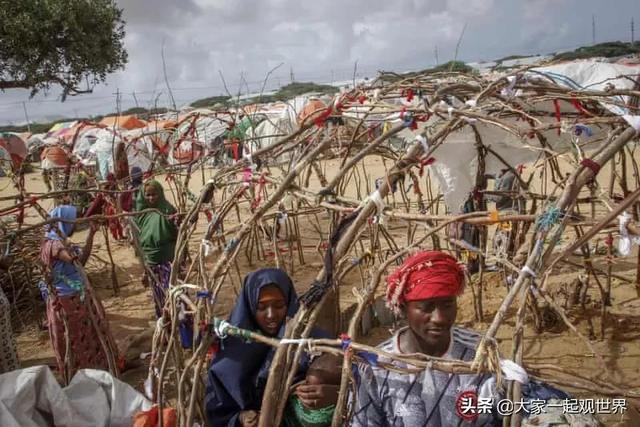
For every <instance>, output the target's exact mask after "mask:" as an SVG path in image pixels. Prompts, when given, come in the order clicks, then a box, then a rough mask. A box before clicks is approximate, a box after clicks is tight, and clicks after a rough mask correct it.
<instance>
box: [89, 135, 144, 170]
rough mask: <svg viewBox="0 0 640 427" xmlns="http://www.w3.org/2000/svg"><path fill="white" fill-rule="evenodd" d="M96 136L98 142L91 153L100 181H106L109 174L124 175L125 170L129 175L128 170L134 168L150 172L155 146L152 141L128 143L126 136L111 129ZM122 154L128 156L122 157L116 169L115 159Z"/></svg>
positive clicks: (140, 140) (139, 139) (91, 149)
mask: <svg viewBox="0 0 640 427" xmlns="http://www.w3.org/2000/svg"><path fill="white" fill-rule="evenodd" d="M95 136H96V142H95V143H94V144H93V145H92V146H91V148H90V150H89V153H90V155H92V156H95V159H96V166H97V173H98V177H99V178H100V179H103V180H104V179H106V177H107V175H108V173H109V172H114V173H116V174H117V175H123V174H125V170H124V169H125V168H126V169H127V171H126V174H128V169H129V168H132V167H134V166H138V167H139V168H141V169H142V170H143V171H148V170H149V168H150V167H151V159H152V156H153V146H152V145H151V143H150V141H145V140H144V139H141V138H138V139H135V140H133V141H127V140H126V139H125V136H124V134H120V133H118V132H116V133H113V132H112V131H111V129H100V131H98V132H96V134H95ZM121 153H125V154H126V156H125V157H120V167H116V166H115V163H114V157H116V158H118V157H119V155H121ZM125 158H126V162H125ZM125 163H126V166H125ZM126 174H125V176H126Z"/></svg>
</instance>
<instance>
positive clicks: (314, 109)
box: [298, 99, 327, 124]
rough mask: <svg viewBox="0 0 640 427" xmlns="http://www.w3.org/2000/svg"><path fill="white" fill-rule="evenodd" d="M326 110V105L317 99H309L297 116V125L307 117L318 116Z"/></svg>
mask: <svg viewBox="0 0 640 427" xmlns="http://www.w3.org/2000/svg"><path fill="white" fill-rule="evenodd" d="M326 109H327V105H326V104H325V103H324V102H322V101H320V100H319V99H310V100H309V102H307V103H306V104H305V106H304V107H303V108H302V111H300V114H298V124H301V123H302V122H303V121H305V120H306V119H307V117H315V116H317V115H319V114H320V112H321V111H324V110H326Z"/></svg>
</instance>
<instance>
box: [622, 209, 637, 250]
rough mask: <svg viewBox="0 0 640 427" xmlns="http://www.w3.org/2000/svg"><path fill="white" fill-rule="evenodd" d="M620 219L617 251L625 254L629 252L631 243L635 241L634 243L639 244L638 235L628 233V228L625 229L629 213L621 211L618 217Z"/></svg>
mask: <svg viewBox="0 0 640 427" xmlns="http://www.w3.org/2000/svg"><path fill="white" fill-rule="evenodd" d="M618 220H619V221H620V240H619V241H618V251H619V252H620V255H622V256H627V255H629V254H630V253H631V244H632V243H635V244H636V245H640V236H633V235H630V234H629V230H628V229H627V224H629V221H630V220H631V215H629V213H627V212H623V213H622V215H620V216H619V217H618Z"/></svg>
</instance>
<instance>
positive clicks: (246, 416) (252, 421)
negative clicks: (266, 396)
mask: <svg viewBox="0 0 640 427" xmlns="http://www.w3.org/2000/svg"><path fill="white" fill-rule="evenodd" d="M239 418H240V424H241V425H242V426H243V427H255V426H257V425H258V420H259V419H260V412H257V411H242V412H240V416H239Z"/></svg>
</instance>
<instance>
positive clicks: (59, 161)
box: [40, 145, 69, 169]
mask: <svg viewBox="0 0 640 427" xmlns="http://www.w3.org/2000/svg"><path fill="white" fill-rule="evenodd" d="M40 159H41V160H42V164H41V167H42V169H55V168H62V167H65V166H68V165H69V153H67V152H66V151H65V150H64V149H63V148H62V147H61V146H59V145H49V146H45V148H44V150H43V151H42V154H41V155H40Z"/></svg>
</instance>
